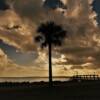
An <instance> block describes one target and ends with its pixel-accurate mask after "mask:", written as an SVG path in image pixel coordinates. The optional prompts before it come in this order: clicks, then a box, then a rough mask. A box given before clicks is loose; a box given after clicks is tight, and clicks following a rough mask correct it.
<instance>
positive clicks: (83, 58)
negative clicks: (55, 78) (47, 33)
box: [0, 0, 100, 75]
mask: <svg viewBox="0 0 100 100" xmlns="http://www.w3.org/2000/svg"><path fill="white" fill-rule="evenodd" d="M58 1H59V0H57V2H58ZM2 2H3V4H7V5H9V6H10V9H7V10H4V11H0V20H1V21H0V39H1V40H2V41H3V42H4V43H6V44H8V45H10V46H13V47H14V48H16V50H17V49H18V51H25V52H23V53H26V51H27V52H28V53H29V52H30V51H31V52H33V51H34V52H35V53H36V55H37V57H36V58H35V59H34V60H33V63H32V64H33V65H34V66H38V67H39V68H40V67H41V66H42V67H43V70H46V71H47V64H48V60H47V49H45V50H44V52H43V51H41V50H39V49H38V45H37V44H36V43H34V36H35V35H36V29H37V27H38V25H39V24H40V23H41V22H44V21H47V20H53V21H55V23H57V24H61V25H62V26H63V28H64V29H65V30H66V31H67V33H68V37H67V38H66V40H65V42H64V43H63V46H62V47H61V48H60V47H59V48H54V49H53V50H54V51H53V70H54V73H55V75H58V74H59V75H61V74H63V75H64V74H65V72H66V71H67V70H70V72H71V71H74V70H78V71H80V72H81V70H84V73H86V69H87V72H88V71H89V70H92V71H91V72H93V70H96V71H97V70H98V71H99V68H100V62H99V60H100V54H99V52H100V35H99V33H100V29H99V26H98V22H97V20H96V18H97V14H96V12H95V11H94V10H93V6H92V3H93V0H74V1H73V0H60V3H61V5H60V6H59V4H57V3H56V2H55V3H52V2H53V1H50V0H48V3H45V6H44V2H45V1H44V2H43V0H13V1H12V0H6V2H5V0H4V1H2ZM46 2H47V1H46ZM62 5H64V6H65V7H66V9H65V7H64V6H62ZM0 7H2V6H0ZM52 7H54V8H55V9H52ZM46 8H49V9H46ZM0 9H1V8H0ZM19 54H20V53H19ZM22 57H25V56H22ZM28 57H31V55H30V56H28ZM33 65H32V66H33ZM38 67H37V68H38ZM45 68H46V69H45ZM30 69H31V68H30ZM41 69H42V68H41ZM46 71H45V72H46ZM71 73H72V72H71Z"/></svg>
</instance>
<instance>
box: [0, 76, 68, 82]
mask: <svg viewBox="0 0 100 100" xmlns="http://www.w3.org/2000/svg"><path fill="white" fill-rule="evenodd" d="M68 80H69V78H67V77H54V78H53V81H68ZM40 81H44V82H48V77H0V82H40Z"/></svg>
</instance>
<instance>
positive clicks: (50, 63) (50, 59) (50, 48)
mask: <svg viewBox="0 0 100 100" xmlns="http://www.w3.org/2000/svg"><path fill="white" fill-rule="evenodd" d="M48 51H49V57H48V60H49V86H50V87H52V85H53V83H52V45H51V43H49V45H48Z"/></svg>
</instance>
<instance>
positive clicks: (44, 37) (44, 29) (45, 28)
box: [35, 21, 66, 86]
mask: <svg viewBox="0 0 100 100" xmlns="http://www.w3.org/2000/svg"><path fill="white" fill-rule="evenodd" d="M37 32H38V35H37V36H36V37H35V41H36V42H39V43H40V46H41V48H44V47H48V55H49V57H48V58H49V85H50V86H52V47H53V46H61V45H62V42H63V40H64V39H65V38H66V31H65V30H64V29H63V28H62V27H61V25H56V24H55V23H54V22H53V21H49V22H46V23H42V24H41V25H40V26H39V27H38V29H37Z"/></svg>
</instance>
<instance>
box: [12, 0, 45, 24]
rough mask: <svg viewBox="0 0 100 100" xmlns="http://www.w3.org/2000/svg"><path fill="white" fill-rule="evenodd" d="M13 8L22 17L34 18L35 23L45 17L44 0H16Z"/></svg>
mask: <svg viewBox="0 0 100 100" xmlns="http://www.w3.org/2000/svg"><path fill="white" fill-rule="evenodd" d="M13 9H14V10H15V12H16V13H18V14H19V15H20V16H21V17H22V18H28V19H30V20H33V21H34V23H35V22H36V23H37V22H39V21H40V20H41V19H42V18H44V13H43V12H44V8H43V2H42V0H16V1H15V2H14V4H13Z"/></svg>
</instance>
